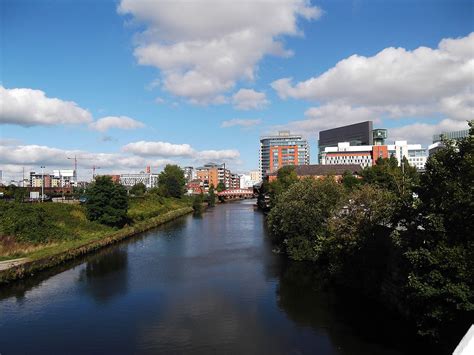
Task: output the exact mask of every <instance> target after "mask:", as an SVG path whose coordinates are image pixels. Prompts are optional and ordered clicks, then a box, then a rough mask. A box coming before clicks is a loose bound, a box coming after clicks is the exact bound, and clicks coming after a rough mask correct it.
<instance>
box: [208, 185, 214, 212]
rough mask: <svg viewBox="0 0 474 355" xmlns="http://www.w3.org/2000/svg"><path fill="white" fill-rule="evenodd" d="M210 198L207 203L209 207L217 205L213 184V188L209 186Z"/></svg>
mask: <svg viewBox="0 0 474 355" xmlns="http://www.w3.org/2000/svg"><path fill="white" fill-rule="evenodd" d="M207 198H208V201H207V203H208V204H209V206H211V207H213V206H215V205H216V194H215V192H214V185H213V184H211V186H209V194H208V196H207Z"/></svg>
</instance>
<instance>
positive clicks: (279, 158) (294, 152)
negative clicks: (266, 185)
mask: <svg viewBox="0 0 474 355" xmlns="http://www.w3.org/2000/svg"><path fill="white" fill-rule="evenodd" d="M308 164H309V145H308V141H307V140H306V139H303V137H302V136H301V135H297V134H291V133H290V131H280V132H278V135H276V136H265V137H261V138H260V157H259V168H260V174H261V177H264V176H266V175H268V174H270V173H272V172H274V171H277V170H278V169H279V168H281V167H282V166H285V165H308Z"/></svg>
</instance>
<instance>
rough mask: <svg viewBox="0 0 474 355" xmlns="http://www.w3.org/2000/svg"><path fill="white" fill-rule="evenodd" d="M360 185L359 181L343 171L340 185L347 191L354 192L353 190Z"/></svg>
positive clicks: (348, 172)
mask: <svg viewBox="0 0 474 355" xmlns="http://www.w3.org/2000/svg"><path fill="white" fill-rule="evenodd" d="M361 183H362V181H361V179H359V178H357V177H356V176H354V175H353V174H352V173H351V172H350V171H345V172H344V174H342V184H343V185H344V187H345V188H346V189H347V190H349V191H351V190H354V188H356V187H357V186H359V185H360V184H361Z"/></svg>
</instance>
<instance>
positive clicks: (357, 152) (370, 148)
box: [321, 141, 427, 170]
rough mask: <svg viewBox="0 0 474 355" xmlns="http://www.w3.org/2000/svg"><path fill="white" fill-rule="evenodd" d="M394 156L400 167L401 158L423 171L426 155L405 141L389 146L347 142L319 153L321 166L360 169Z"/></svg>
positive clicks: (419, 147) (424, 151)
mask: <svg viewBox="0 0 474 355" xmlns="http://www.w3.org/2000/svg"><path fill="white" fill-rule="evenodd" d="M391 156H394V157H395V158H397V160H398V165H401V162H402V160H403V157H405V158H406V159H407V160H408V163H409V164H410V165H411V166H414V167H416V168H417V169H418V170H424V168H425V164H426V159H427V154H426V149H425V148H423V147H422V146H421V145H420V144H408V143H407V141H396V142H395V143H394V144H389V145H355V146H352V145H350V143H349V142H341V143H338V144H337V146H335V147H326V148H325V149H324V151H323V152H322V153H321V165H347V164H359V165H360V166H362V167H368V166H372V165H375V164H376V162H377V159H378V158H389V157H391Z"/></svg>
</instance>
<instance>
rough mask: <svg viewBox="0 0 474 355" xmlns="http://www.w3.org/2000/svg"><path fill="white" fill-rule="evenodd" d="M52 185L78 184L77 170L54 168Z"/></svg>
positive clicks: (66, 185)
mask: <svg viewBox="0 0 474 355" xmlns="http://www.w3.org/2000/svg"><path fill="white" fill-rule="evenodd" d="M55 181H56V182H55ZM51 185H52V186H53V187H68V186H77V179H76V172H75V171H74V169H60V170H53V175H52V177H51ZM54 185H57V186H54Z"/></svg>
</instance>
